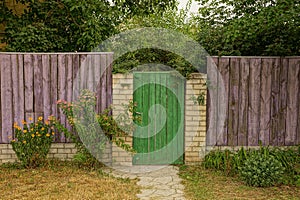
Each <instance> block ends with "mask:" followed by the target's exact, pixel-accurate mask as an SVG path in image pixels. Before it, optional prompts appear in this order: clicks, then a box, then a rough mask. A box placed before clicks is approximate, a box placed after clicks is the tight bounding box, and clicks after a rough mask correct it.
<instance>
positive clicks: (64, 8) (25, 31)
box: [0, 0, 174, 52]
mask: <svg viewBox="0 0 300 200" xmlns="http://www.w3.org/2000/svg"><path fill="white" fill-rule="evenodd" d="M17 2H18V3H22V4H24V5H26V6H27V9H26V10H25V12H24V13H22V14H16V13H14V12H13V11H12V10H9V9H8V7H7V6H6V4H5V1H4V0H1V1H0V4H2V7H1V8H0V14H1V16H4V17H0V23H4V24H5V25H6V28H5V37H4V40H3V41H4V42H6V43H7V47H6V49H5V50H6V51H17V52H74V51H91V50H93V49H94V48H95V47H97V46H98V45H99V44H100V43H101V41H103V40H105V39H106V38H108V37H109V36H111V35H113V34H115V33H117V29H116V26H117V25H118V24H119V23H121V22H122V21H123V20H125V19H127V18H128V17H130V16H133V15H144V14H146V13H147V12H151V11H152V10H153V9H155V10H158V11H159V12H162V11H164V10H165V9H166V8H167V7H169V6H172V5H174V0H173V1H166V0H157V1H130V2H129V1H126V0H125V1H124V0H113V1H112V3H110V1H108V0H101V1H98V0H82V1H73V0H61V1H57V0H48V1H42V0H37V1H32V0H18V1H17ZM150 5H151V7H150V8H149V6H150ZM146 6H148V7H146ZM148 8H149V9H148Z"/></svg>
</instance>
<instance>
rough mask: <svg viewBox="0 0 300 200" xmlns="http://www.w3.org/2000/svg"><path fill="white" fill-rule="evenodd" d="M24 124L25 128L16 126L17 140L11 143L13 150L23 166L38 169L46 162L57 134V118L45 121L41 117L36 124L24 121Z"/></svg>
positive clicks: (30, 119)
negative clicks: (55, 128)
mask: <svg viewBox="0 0 300 200" xmlns="http://www.w3.org/2000/svg"><path fill="white" fill-rule="evenodd" d="M29 121H32V118H29ZM22 124H23V128H22V127H20V126H19V125H18V124H17V123H15V124H14V130H15V139H13V140H12V141H11V145H12V148H13V150H14V151H15V153H16V155H17V157H18V159H19V160H20V161H21V164H22V165H23V166H25V167H37V166H39V165H41V164H42V163H43V162H44V161H45V159H46V157H47V154H48V152H49V149H50V146H51V143H52V141H53V137H54V134H55V132H54V127H55V118H53V117H50V118H49V120H46V121H43V118H42V117H39V118H38V121H37V122H35V123H34V122H31V123H27V122H26V121H22Z"/></svg>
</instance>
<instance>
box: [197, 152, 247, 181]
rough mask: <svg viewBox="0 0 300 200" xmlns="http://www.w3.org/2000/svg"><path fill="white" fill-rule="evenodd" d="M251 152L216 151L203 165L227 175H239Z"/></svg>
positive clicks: (211, 153) (206, 157)
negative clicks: (240, 168) (239, 170)
mask: <svg viewBox="0 0 300 200" xmlns="http://www.w3.org/2000/svg"><path fill="white" fill-rule="evenodd" d="M249 152H250V150H246V149H244V148H241V149H239V150H238V151H236V152H235V151H230V150H228V149H226V150H224V151H222V150H214V151H211V152H209V153H208V154H207V155H206V156H205V157H204V161H203V165H204V167H205V168H207V169H215V170H218V171H222V172H224V173H225V174H226V175H235V174H237V173H238V169H239V167H241V166H243V164H244V162H245V160H246V158H247V157H248V156H249Z"/></svg>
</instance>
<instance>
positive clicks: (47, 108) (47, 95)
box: [42, 55, 51, 118]
mask: <svg viewBox="0 0 300 200" xmlns="http://www.w3.org/2000/svg"><path fill="white" fill-rule="evenodd" d="M42 69H43V70H42V73H43V76H42V77H43V83H42V84H43V90H42V92H43V113H44V118H48V117H49V116H50V115H51V77H50V75H51V71H50V70H51V69H50V56H49V55H42Z"/></svg>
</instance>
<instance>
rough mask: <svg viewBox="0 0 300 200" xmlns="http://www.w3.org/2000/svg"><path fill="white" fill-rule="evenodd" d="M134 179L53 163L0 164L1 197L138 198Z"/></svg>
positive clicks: (71, 164) (137, 188) (66, 163)
mask: <svg viewBox="0 0 300 200" xmlns="http://www.w3.org/2000/svg"><path fill="white" fill-rule="evenodd" d="M138 192H139V187H138V186H137V185H136V180H129V179H120V178H114V177H111V176H108V175H107V174H104V173H102V171H101V170H92V171H90V170H86V169H81V168H79V167H77V166H76V165H74V163H71V162H55V163H52V164H50V165H47V166H45V167H41V168H38V169H18V168H17V167H12V166H7V165H4V166H0V194H1V198H0V199H105V200H107V199H137V198H136V194H137V193H138Z"/></svg>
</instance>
